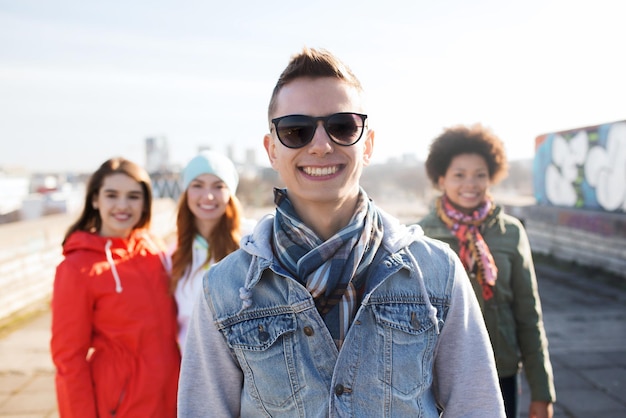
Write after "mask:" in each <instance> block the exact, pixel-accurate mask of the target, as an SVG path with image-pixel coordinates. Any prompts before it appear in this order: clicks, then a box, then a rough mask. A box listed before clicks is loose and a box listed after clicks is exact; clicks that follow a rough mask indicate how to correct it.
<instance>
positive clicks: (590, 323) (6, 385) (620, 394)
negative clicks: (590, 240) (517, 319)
mask: <svg viewBox="0 0 626 418" xmlns="http://www.w3.org/2000/svg"><path fill="white" fill-rule="evenodd" d="M536 268H537V276H538V278H539V290H540V294H541V298H542V304H543V311H544V320H545V327H546V332H547V334H548V340H549V344H550V357H551V359H552V365H553V368H554V375H555V385H556V391H557V397H558V400H557V402H556V404H555V406H554V411H555V413H554V418H564V417H568V418H572V417H573V418H587V417H603V418H624V417H626V279H623V280H622V281H620V280H619V279H618V280H617V281H615V280H605V279H604V278H602V277H595V275H594V274H592V272H590V271H580V270H563V267H562V266H561V267H559V268H555V267H551V266H550V265H549V264H545V263H544V264H541V265H540V264H537V266H536ZM49 341H50V312H49V310H48V309H46V308H44V309H42V310H41V311H40V312H39V313H37V314H36V315H32V316H30V317H29V318H28V319H25V320H23V321H21V322H20V323H19V324H18V326H14V327H13V328H12V329H9V330H8V331H7V330H5V331H4V332H3V333H2V334H1V335H0V417H1V418H8V417H12V418H41V417H44V418H49V417H58V413H57V410H56V400H55V392H54V366H53V365H52V361H51V360H50V354H49V350H48V344H49ZM522 387H523V388H522V397H521V405H520V413H519V417H520V418H521V417H525V416H526V417H527V412H526V411H527V410H528V403H529V400H528V389H527V386H526V384H525V381H523V384H522Z"/></svg>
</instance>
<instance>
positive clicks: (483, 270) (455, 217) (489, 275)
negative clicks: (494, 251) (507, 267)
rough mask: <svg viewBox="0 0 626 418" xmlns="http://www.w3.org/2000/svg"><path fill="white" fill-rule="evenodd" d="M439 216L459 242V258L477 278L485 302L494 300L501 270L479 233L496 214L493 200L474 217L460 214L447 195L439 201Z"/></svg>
mask: <svg viewBox="0 0 626 418" xmlns="http://www.w3.org/2000/svg"><path fill="white" fill-rule="evenodd" d="M436 207H437V215H438V216H439V218H440V219H441V220H442V221H443V223H445V224H446V226H447V227H448V228H449V229H450V231H452V233H453V234H454V235H455V236H456V237H457V239H458V240H459V248H460V249H459V258H460V259H461V261H462V262H463V266H465V269H466V270H467V272H468V273H469V274H472V273H473V274H475V275H476V279H477V280H478V283H479V284H480V286H481V288H482V295H483V299H484V300H489V299H491V298H492V297H493V287H494V286H495V284H496V279H497V278H498V268H497V267H496V263H495V262H494V260H493V256H492V255H491V251H489V247H488V246H487V243H486V242H485V240H484V239H483V236H482V234H481V233H480V225H481V224H482V223H483V221H484V220H485V219H487V217H488V216H489V215H491V214H492V213H493V211H494V210H495V205H494V204H493V202H492V200H491V199H487V200H485V202H484V203H483V204H482V205H480V206H479V207H478V208H477V209H476V210H474V211H473V212H472V214H471V215H467V214H465V213H463V212H461V211H459V210H457V209H456V208H455V207H454V206H452V203H450V201H449V200H448V198H447V197H446V196H445V195H444V196H442V197H440V198H438V199H437V201H436Z"/></svg>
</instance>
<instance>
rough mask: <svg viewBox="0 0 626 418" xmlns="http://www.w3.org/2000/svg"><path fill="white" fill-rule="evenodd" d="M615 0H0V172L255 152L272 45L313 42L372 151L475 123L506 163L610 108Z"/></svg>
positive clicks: (274, 62) (616, 108) (619, 106)
mask: <svg viewBox="0 0 626 418" xmlns="http://www.w3.org/2000/svg"><path fill="white" fill-rule="evenodd" d="M624 16H626V2H624V1H622V0H594V1H580V0H527V1H524V2H502V1H496V0H473V1H462V0H450V1H447V0H439V1H435V0H386V1H379V0H344V1H340V0H318V1H307V2H303V1H296V0H291V1H283V0H276V1H274V0H265V1H256V0H242V1H213V0H204V1H200V0H197V1H187V0H177V1H163V0H150V1H147V0H133V1H127V0H107V1H92V0H55V1H48V0H19V1H15V0H0V144H1V145H0V168H3V167H4V168H7V167H9V168H15V167H17V168H24V169H27V170H31V171H38V172H41V171H48V172H50V171H52V172H67V171H82V172H91V171H93V170H95V169H96V168H97V167H98V166H99V165H100V164H101V163H102V162H103V161H104V160H106V159H108V158H110V157H112V156H117V155H121V156H124V157H126V158H129V159H132V160H134V161H136V162H138V163H141V164H144V163H145V151H144V150H145V146H144V144H145V139H146V138H148V137H164V138H166V140H167V143H168V145H169V150H170V159H171V162H172V163H173V164H178V165H184V164H185V163H186V162H187V160H189V159H190V158H192V157H193V155H194V153H195V152H196V151H197V149H198V147H200V146H204V147H210V148H213V149H215V150H218V151H221V152H227V147H229V146H230V147H232V148H233V149H234V152H235V154H234V156H233V157H234V159H235V160H243V158H244V153H245V152H246V150H250V149H251V150H254V151H255V152H256V153H257V160H258V162H259V163H260V164H267V163H266V161H267V157H266V155H265V151H264V149H263V145H262V140H263V135H264V134H265V133H266V132H268V122H267V105H268V101H269V97H270V94H271V91H272V89H273V87H274V84H275V83H276V79H277V78H278V76H279V74H280V73H281V72H282V70H283V69H284V67H285V66H286V65H287V63H288V61H289V58H290V57H291V56H292V55H293V54H295V53H297V52H299V51H301V50H302V48H303V47H305V46H307V47H313V48H325V49H327V50H329V51H331V52H332V53H334V54H336V55H337V56H338V57H339V58H340V59H341V60H343V61H344V62H345V63H346V64H347V65H348V66H349V67H350V68H351V69H352V70H353V71H354V73H355V74H356V75H357V77H358V78H359V79H360V80H361V83H362V84H363V86H364V88H365V91H366V95H367V113H368V115H369V125H370V128H371V129H374V130H375V131H376V143H375V150H374V159H373V161H374V162H381V163H382V162H386V161H387V160H389V159H390V158H397V157H400V156H403V155H405V154H412V155H415V156H416V157H417V158H418V159H420V160H424V159H425V158H426V155H427V152H428V146H429V144H430V141H431V140H432V139H433V138H435V137H436V136H437V135H439V134H440V133H441V132H442V130H443V129H444V128H446V127H449V126H453V125H457V124H473V123H481V124H483V125H485V126H488V127H489V128H491V129H492V130H493V131H494V132H495V133H496V134H497V135H498V136H500V137H501V138H502V140H503V141H504V143H505V146H506V150H507V152H508V156H509V159H511V160H516V159H527V158H532V157H533V155H534V146H535V143H534V140H535V138H536V137H537V136H538V135H541V134H544V133H548V132H555V131H561V130H566V129H573V128H578V127H584V126H591V125H597V124H601V123H608V122H614V121H618V120H624V119H626V78H625V76H624V75H625V74H626V55H625V54H624V49H625V48H626V46H625V40H626V26H624Z"/></svg>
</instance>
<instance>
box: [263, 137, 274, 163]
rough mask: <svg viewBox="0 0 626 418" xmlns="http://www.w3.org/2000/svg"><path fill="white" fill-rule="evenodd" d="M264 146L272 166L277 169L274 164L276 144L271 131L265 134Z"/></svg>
mask: <svg viewBox="0 0 626 418" xmlns="http://www.w3.org/2000/svg"><path fill="white" fill-rule="evenodd" d="M263 146H264V147H265V151H266V152H267V158H269V160H270V164H271V166H272V168H273V169H274V170H276V167H275V166H274V162H275V161H276V144H274V138H272V134H271V133H269V134H265V136H264V137H263Z"/></svg>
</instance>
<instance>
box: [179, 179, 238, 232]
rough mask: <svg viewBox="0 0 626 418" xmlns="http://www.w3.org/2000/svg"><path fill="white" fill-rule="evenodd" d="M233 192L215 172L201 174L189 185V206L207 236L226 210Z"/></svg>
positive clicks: (200, 229) (197, 224) (198, 226)
mask: <svg viewBox="0 0 626 418" xmlns="http://www.w3.org/2000/svg"><path fill="white" fill-rule="evenodd" d="M230 196H231V192H230V190H229V189H228V186H226V183H224V182H223V181H222V180H221V179H220V178H219V177H217V176H216V175H214V174H201V175H199V176H198V177H196V178H194V179H193V180H192V181H191V182H190V183H189V186H188V187H187V206H189V210H190V211H191V213H193V215H194V217H195V223H196V227H197V228H198V230H199V231H200V233H201V234H202V236H204V237H205V238H207V237H208V236H209V234H210V232H211V230H212V229H213V227H214V226H215V225H216V224H217V223H218V222H219V220H220V219H221V217H222V216H223V215H224V212H226V207H227V205H228V202H229V201H230Z"/></svg>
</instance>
